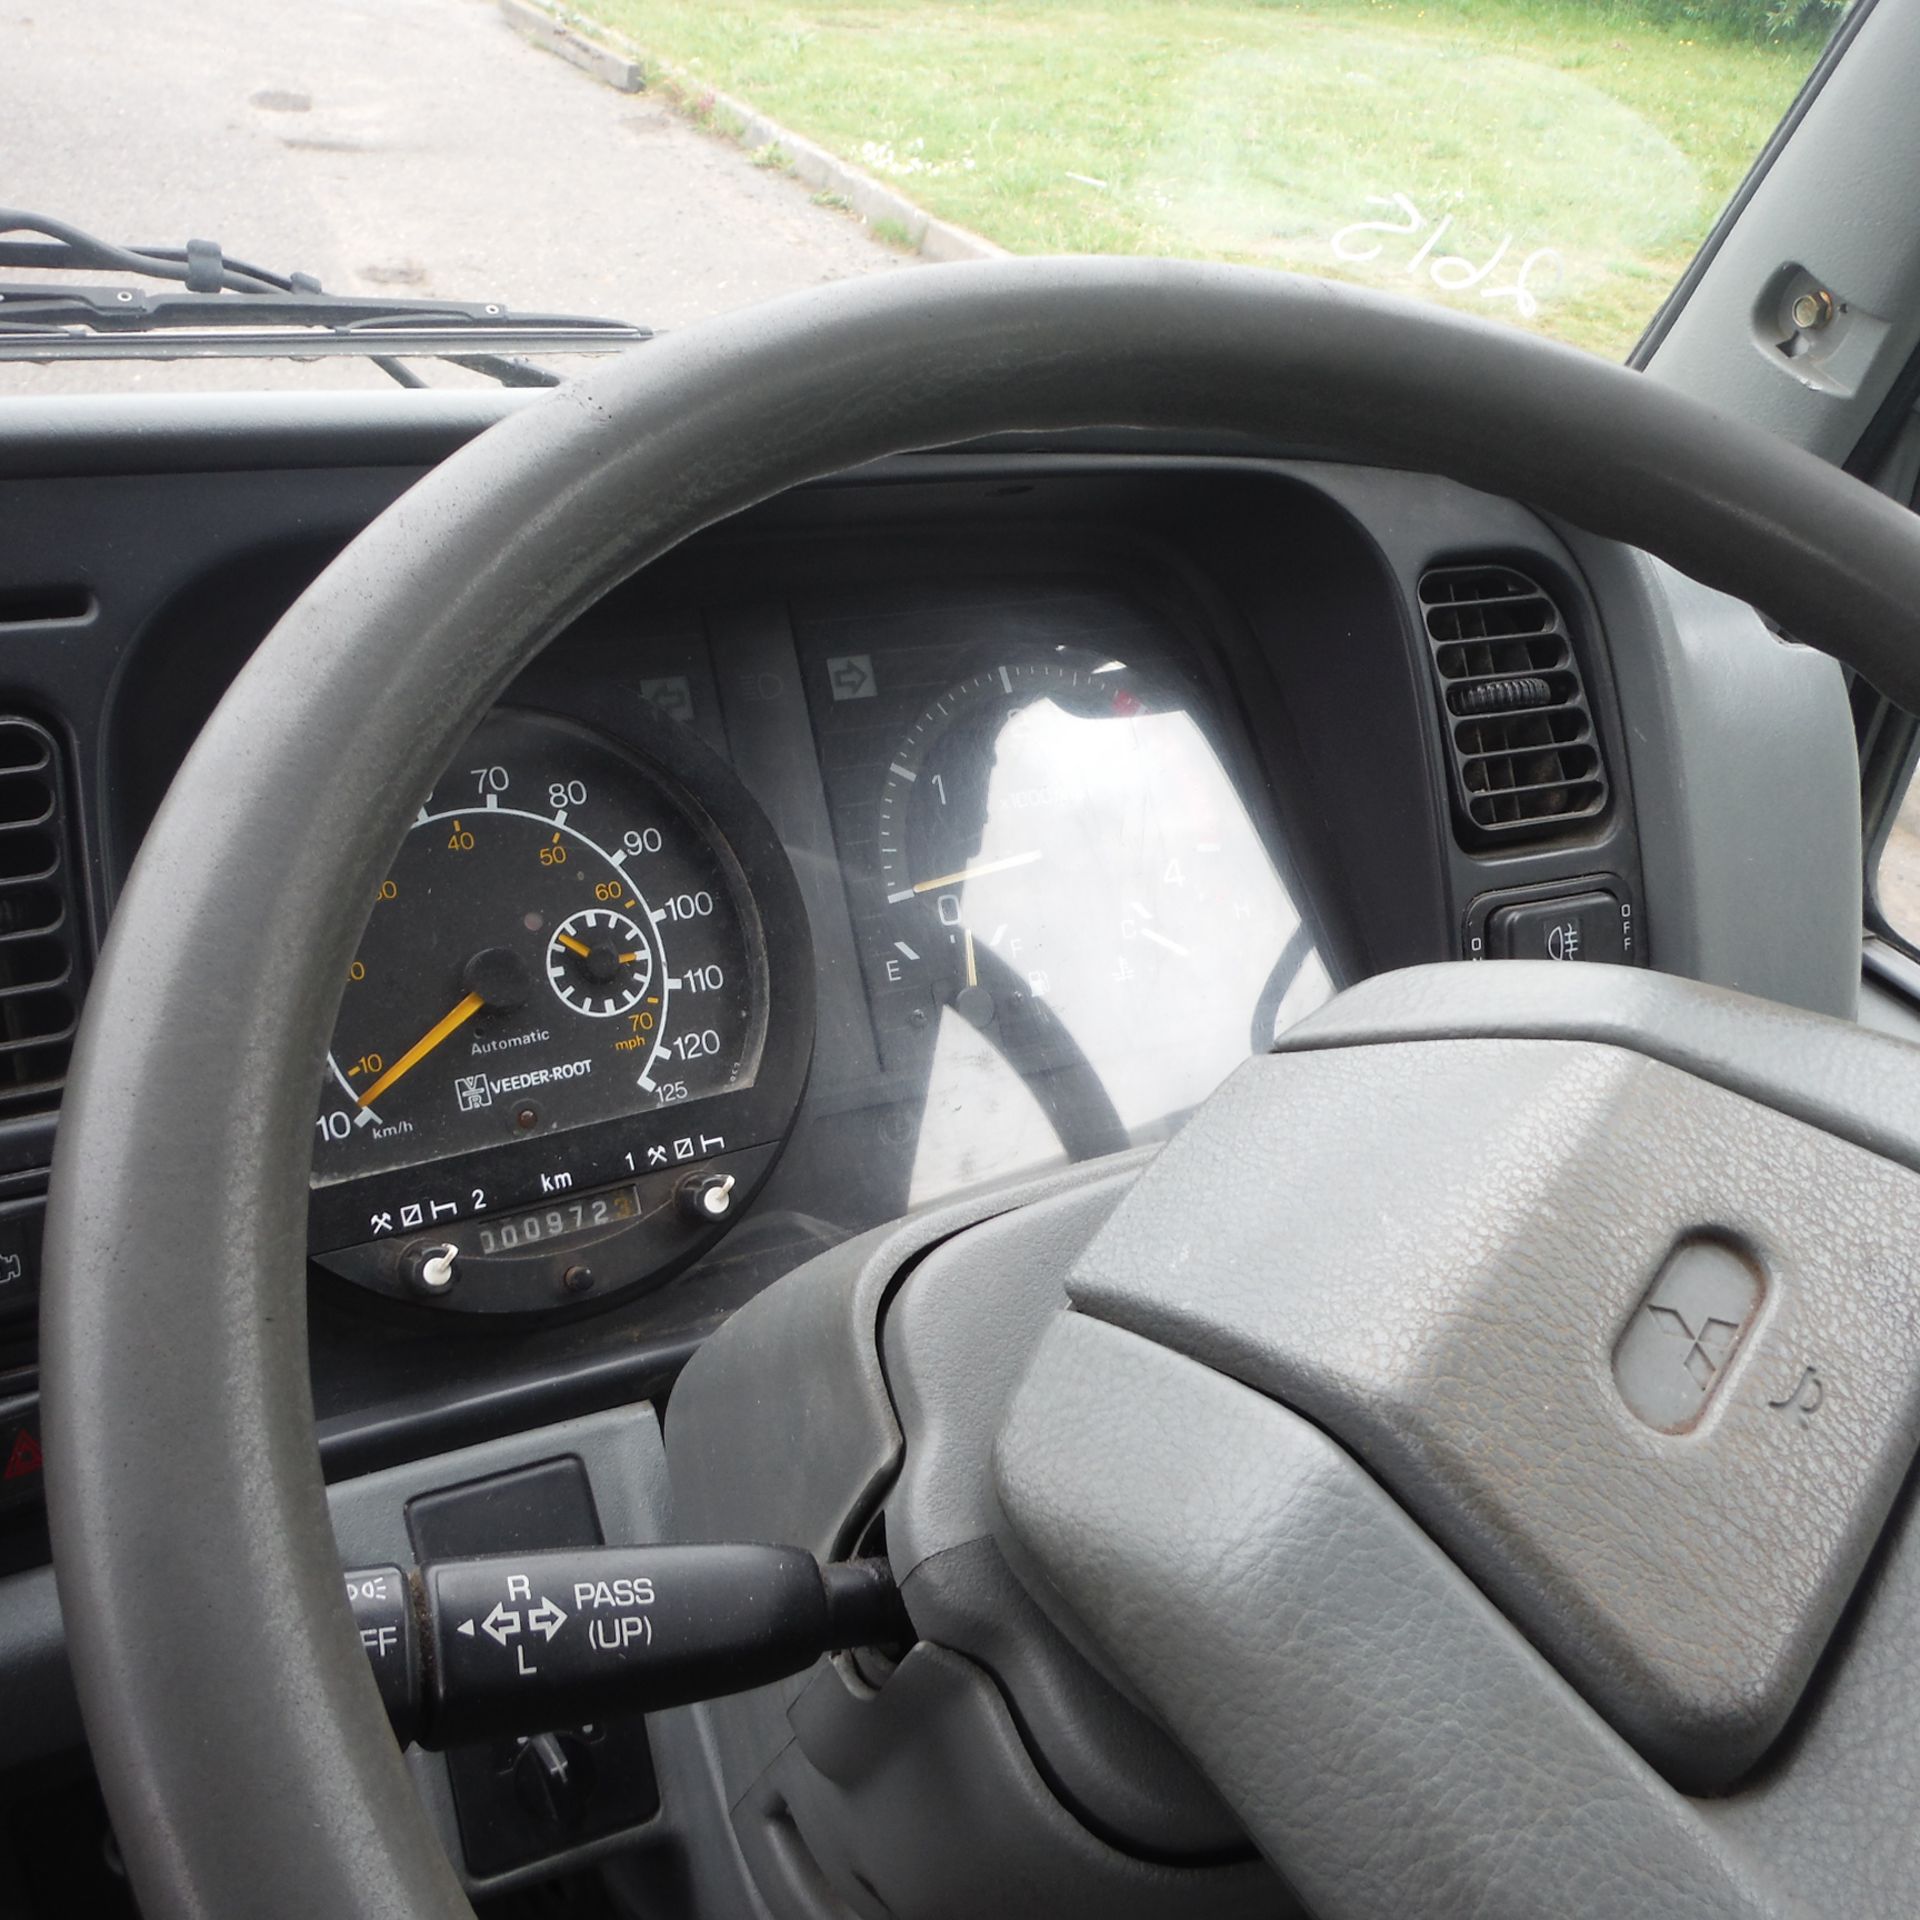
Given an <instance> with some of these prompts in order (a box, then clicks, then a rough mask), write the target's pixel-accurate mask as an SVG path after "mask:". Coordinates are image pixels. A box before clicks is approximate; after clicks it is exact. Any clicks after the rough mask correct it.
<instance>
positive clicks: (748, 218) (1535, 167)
mask: <svg viewBox="0 0 1920 1920" xmlns="http://www.w3.org/2000/svg"><path fill="white" fill-rule="evenodd" d="M1843 11H1844V0H1425V3H1424V4H1407V3H1403V0H1300V3H1299V4H1288V3H1287V0H1193V3H1191V4H1189V3H1187V0H971V3H970V4H931V3H930V0H837V3H835V4H793V3H792V0H768V3H762V0H741V3H740V4H735V5H731V6H726V7H720V6H715V5H712V4H710V3H709V0H584V4H570V5H568V6H567V7H566V8H565V9H564V13H563V14H559V15H556V14H548V13H545V12H542V11H540V10H539V9H538V7H537V6H535V5H534V4H532V0H500V4H498V5H495V4H488V3H487V0H409V4H407V5H404V6H399V5H395V6H381V7H373V8H368V7H365V6H360V5H352V4H348V3H347V0H311V4H308V5H305V6H302V7H299V8H262V7H259V6H257V5H255V4H251V3H250V0H197V3H196V5H195V6H193V7H192V8H180V7H155V6H153V5H152V4H151V3H150V0H87V3H86V4H73V5H66V6H56V7H42V8H36V9H34V10H33V11H32V13H31V14H28V13H23V12H18V11H16V12H15V13H14V14H13V15H12V16H11V18H10V19H9V20H8V21H7V22H5V23H3V24H0V44H4V46H5V49H6V56H5V58H3V59H0V182H4V185H3V186H0V200H4V201H5V202H6V203H7V204H8V205H10V206H12V207H14V208H23V209H32V210H33V211H34V212H35V213H36V214H40V215H44V216H48V217H49V218H51V219H53V220H56V221H59V222H64V223H67V224H69V225H70V226H72V227H74V228H78V229H83V230H85V232H87V233H88V234H90V235H94V236H98V237H99V238H100V239H102V240H105V241H108V242H111V243H113V244H114V245H115V246H118V247H124V246H128V245H138V246H146V247H156V248H169V249H181V248H184V247H185V246H186V243H187V242H188V241H189V240H193V239H211V240H214V241H217V242H218V243H219V244H220V246H221V247H222V248H224V249H225V252H226V256H227V257H229V258H237V259H241V260H244V261H247V262H252V263H258V264H259V265H260V266H261V267H263V268H265V269H267V270H269V271H270V272H271V273H273V274H275V275H277V276H280V277H281V278H282V280H283V281H284V280H285V279H286V278H287V277H289V276H292V275H294V274H300V275H305V276H308V277H309V279H310V281H311V282H313V283H317V285H318V286H319V287H320V288H324V289H325V290H326V292H327V293H328V294H330V295H340V294H347V295H360V296H369V297H381V298H384V299H385V300H387V301H389V302H393V303H396V304H397V303H400V302H407V301H420V300H457V301H461V302H469V303H475V302H491V303H498V304H499V305H501V306H502V307H504V308H505V309H507V310H509V311H511V312H513V313H516V314H532V315H557V314H578V315H596V316H604V317H609V318H616V319H619V320H623V321H628V322H632V323H635V324H636V325H638V326H645V327H653V328H658V327H662V326H675V325H680V324H684V323H685V322H687V321H689V320H693V319H696V318H698V317H699V316H701V315H703V314H707V313H712V312H716V311H719V310H721V309H724V308H729V307H733V306H738V305H741V304H743V303H745V302H748V301H752V300H755V299H758V298H762V297H765V296H768V295H771V294H776V293H780V292H784V291H787V290H790V289H793V288H797V287H802V286H806V285H810V284H814V283H816V282H819V281H821V280H829V279H836V278H842V277H846V276H850V275H857V274H868V273H886V272H898V271H903V270H911V269H912V267H914V266H915V265H916V264H918V263H919V262H920V261H922V260H924V259H928V258H938V257H951V256H954V255H963V256H964V255H967V254H976V255H977V254H985V253H991V252H994V251H998V250H1002V249H1004V250H1007V251H1010V252H1014V253H1035V252H1103V253H1142V254H1163V255H1173V254H1179V255H1188V256H1199V257H1205V258H1212V259H1220V260H1231V261H1240V262H1251V263H1255V264H1263V265H1268V266H1273V267H1281V268H1288V269H1291V270H1294V271H1298V272H1304V273H1312V274H1320V275H1326V276H1331V277H1336V278H1340V279H1346V280H1353V281H1359V282H1362V283H1364V284H1366V285H1369V286H1374V287H1378V288H1381V289H1386V290H1390V291H1393V292H1397V293H1401V294H1405V295H1410V296H1413V297H1416V298H1419V299H1424V300H1432V301H1440V302H1444V303H1446V304H1449V305H1452V306H1454V307H1457V308H1459V309H1461V310H1463V311H1467V312H1472V313H1476V314H1480V315H1484V316H1487V317H1491V318H1494V319H1498V320H1502V321H1506V322H1510V323H1513V324H1516V325H1520V326H1524V327H1529V328H1533V329H1535V330H1537V331H1539V332H1542V333H1545V334H1548V335H1550V336H1552V337H1554V338H1556V339H1559V340H1563V341H1566V342H1569V343H1571V344H1573V345H1575V346H1579V347H1583V348H1587V349H1590V350H1592V351H1594V352H1596V353H1601V354H1605V355H1608V356H1610V357H1613V358H1619V357H1622V356H1623V355H1625V354H1626V353H1627V352H1628V351H1630V349H1631V348H1632V346H1633V343H1634V342H1635V340H1636V339H1637V338H1638V337H1639V335H1640V334H1641V332H1642V331H1643V330H1644V328H1645V327H1646V325H1647V323H1648V321H1649V320H1650V319H1651V317H1652V316H1653V314H1654V312H1655V311H1656V309H1657V308H1658V307H1659V305H1660V303H1661V301H1662V299H1663V298H1664V297H1665V295H1666V294H1667V292H1668V290H1669V289H1670V288H1671V287H1672V285H1673V283H1674V281H1675V279H1676V278H1677V277H1678V276H1679V274H1680V273H1681V272H1682V271H1683V269H1684V268H1685V266H1686V264H1687V262H1688V260H1689V259H1690V258H1691V257H1692V255H1693V254H1694V252H1695V251H1696V250H1697V249H1698V247H1699V246H1700V243H1701V242H1702V240H1703V239H1704V238H1705V236H1706V235H1707V233H1708V231H1709V230H1710V228H1711V226H1712V224H1713V221H1714V219H1715V217H1716V216H1717V214H1718V212H1719V211H1720V209H1721V208H1722V206H1723V205H1724V204H1725V203H1726V201H1727V199H1728V197H1729V195H1730V194H1731V193H1732V191H1733V190H1734V189H1735V187H1736V186H1737V185H1738V183H1739V181H1740V180H1741V178H1742V176H1743V175H1744V173H1745V172H1746V170H1747V169H1748V167H1749V166H1750V165H1751V164H1752V162H1753V160H1754V158H1755V156H1756V154H1757V153H1758V152H1759V151H1760V149H1761V147H1762V146H1763V145H1764V143H1765V141H1766V138H1767V136H1768V134H1769V133H1770V132H1771V130H1772V129H1773V127H1774V126H1775V125H1776V124H1777V123H1778V121H1779V119H1780V117H1781V115H1782V114H1783V112H1784V111H1785V110H1786V108H1787V107H1788V105H1789V104H1790V103H1791V101H1792V100H1793V97H1794V95H1795V93H1796V92H1797V90H1798V89H1799V87H1800V86H1801V85H1802V83H1803V82H1804V80H1805V78H1806V76H1807V74H1808V72H1809V70H1810V69H1811V67H1812V65H1813V63H1814V61H1815V59H1816V58H1817V57H1818V54H1819V51H1820V48H1821V46H1822V44H1823V43H1824V41H1825V39H1826V37H1827V36H1828V35H1829V34H1830V33H1831V32H1832V30H1833V28H1834V27H1835V25H1836V24H1837V22H1838V21H1839V19H1840V18H1841V16H1842V13H1843ZM35 281H38V282H41V283H45V282H48V281H57V282H58V283H59V284H60V286H61V287H63V288H66V289H68V290H69V291H70V293H72V294H73V295H74V296H75V298H76V300H77V305H76V304H74V303H73V302H70V303H69V307H70V309H71V310H67V309H63V310H62V311H61V312H59V313H57V314H53V313H52V310H51V309H49V308H47V307H45V306H44V305H43V306H42V308H41V310H40V312H41V318H40V320H38V321H37V322H34V323H33V324H36V325H38V326H39V327H40V329H41V331H40V334H39V335H37V336H36V339H38V340H41V341H42V342H43V343H44V344H45V347H46V351H45V353H44V355H43V356H42V357H38V358H36V359H34V360H31V361H27V360H22V359H20V358H0V393H7V392H36V391H38V392H46V391H67V392H71V391H76V390H87V389H95V388H114V389H119V390H124V389H126V388H128V387H141V388H171V387H180V386H196V387H204V386H229V387H230V386H260V385H272V386H293V385H299V386H342V385H366V384H370V383H375V384H377V383H381V382H383V381H385V380H386V379H389V378H398V379H401V380H403V381H404V382H406V383H408V384H413V383H416V382H425V383H429V384H436V385H438V384H447V383H473V382H484V381H485V380H488V379H490V378H496V377H502V373H501V366H502V363H501V361H500V360H499V358H498V357H497V356H496V357H494V358H492V359H486V358H478V357H476V356H473V355H468V356H465V357H464V358H462V357H460V356H453V357H449V356H447V355H446V354H444V353H442V352H440V351H439V348H438V347H437V346H436V347H435V349H434V350H433V351H431V352H424V351H423V352H420V353H416V354H406V353H402V352H396V351H391V350H389V349H387V348H381V349H380V350H379V351H378V352H377V353H376V351H375V349H373V348H372V347H366V348H363V349H357V350H356V351H354V352H353V353H351V354H333V353H329V354H328V355H327V356H326V357H324V358H323V357H315V354H309V355H306V356H304V357H296V356H298V355H299V349H300V340H299V338H298V337H295V338H292V339H288V338H274V337H267V338H263V339H261V340H259V341H258V342H256V343H251V344H249V343H246V342H242V343H240V344H239V345H238V346H236V343H235V341H234V340H233V339H232V338H228V339H227V340H226V341H225V343H224V344H223V345H221V346H219V347H217V348H216V347H215V346H214V345H212V344H211V343H209V342H208V341H207V340H205V339H204V337H200V336H204V335H205V333H206V331H207V330H206V329H205V328H204V327H202V328H199V329H197V330H196V329H195V328H193V327H191V326H189V325H188V324H187V323H188V322H189V321H191V320H193V319H194V318H195V317H196V316H195V315H193V314H188V315H187V316H185V318H184V319H183V318H182V317H180V316H179V315H178V314H177V313H176V314H175V315H174V316H173V317H172V318H171V319H168V320H165V321H162V320H161V319H158V318H156V319H154V320H153V321H151V322H148V321H147V320H146V319H144V318H142V319H139V320H137V321H128V320H127V316H126V315H125V314H124V313H123V314H122V315H121V316H120V318H121V320H122V321H123V322H125V323H126V330H124V331H116V332H115V333H114V335H113V338H112V342H111V345H110V346H103V345H101V343H100V338H99V335H100V333H101V329H102V326H103V325H104V324H105V323H102V322H100V321H99V320H98V319H97V317H95V316H92V315H90V314H89V313H88V311H87V305H88V300H89V299H90V298H92V296H91V295H89V293H88V290H89V289H106V290H112V291H111V292H108V293H105V294H103V295H102V296H101V298H103V299H106V298H110V299H114V300H119V301H121V302H122V303H123V304H124V303H125V302H126V301H127V300H128V299H130V298H133V296H130V295H127V294H125V293H123V292H121V291H119V290H120V289H124V288H127V287H137V288H138V289H139V292H138V299H139V300H140V301H141V302H145V301H146V300H147V299H148V297H149V296H150V295H153V294H155V293H156V291H159V292H162V293H171V294H178V293H179V291H180V290H179V289H178V288H177V287H174V288H170V289H169V288H163V289H159V290H156V289H155V288H154V287H152V286H149V285H142V284H141V283H140V282H139V281H138V280H136V279H133V278H130V277H129V276H128V275H127V274H126V273H116V272H114V271H112V270H109V269H97V270H92V271H86V272H82V271H78V270H73V271H54V270H52V269H51V268H49V269H47V270H43V271H40V272H38V273H36V274H28V273H26V272H24V271H18V270H14V269H11V268H7V269H0V288H4V289H7V290H9V291H8V295H7V300H8V304H5V305H0V345H7V344H9V336H11V342H10V345H11V348H12V349H13V350H15V351H18V352H24V351H27V350H28V349H27V348H26V347H23V346H21V345H20V344H19V336H20V335H21V333H22V332H23V330H24V329H25V328H26V327H27V326H28V325H29V322H28V320H26V319H24V318H21V317H19V316H20V315H21V313H22V312H24V309H23V308H21V307H19V306H18V304H17V303H15V302H14V301H13V294H12V291H11V290H15V289H19V288H22V287H24V286H27V285H29V284H30V283H32V282H35ZM295 284H296V286H297V287H300V288H304V287H305V286H306V285H307V284H308V282H307V281H301V282H297V283H295ZM210 297H211V296H210V295H201V296H199V298H200V299H201V300H202V301H204V300H205V299H206V298H210ZM247 297H248V296H247V294H246V293H244V292H238V291H235V292H231V293H226V294H222V295H221V296H220V300H221V303H222V305H223V307H225V306H227V305H229V304H230V303H231V302H233V301H237V300H243V299H245V298H247ZM177 304H178V303H177V302H176V305H177ZM186 304H187V305H188V306H191V305H192V304H193V303H192V302H191V301H189V302H187V303H186ZM50 314H51V319H49V318H48V316H49V315H50ZM285 318H286V316H281V319H282V320H285ZM227 324H228V326H231V325H232V324H233V323H232V321H231V320H230V319H229V320H228V321H227ZM276 324H277V325H278V324H279V321H277V322H276ZM288 324H291V325H292V326H293V327H295V328H296V329H297V328H298V327H300V326H303V325H319V324H321V323H319V322H317V321H315V322H309V321H308V320H307V319H306V318H305V317H303V316H300V315H295V316H292V318H291V321H290V322H288ZM326 324H335V323H334V322H328V323H326ZM368 324H380V323H379V321H378V317H377V316H375V317H374V318H373V319H372V320H371V321H369V322H368ZM163 333H165V335H166V337H165V338H162V337H160V336H161V335H162V334H163ZM81 338H85V339H89V340H90V341H91V345H90V346H88V347H87V348H85V349H84V350H85V351H86V352H88V353H91V354H108V353H111V355H112V357H110V358H103V357H90V358H79V357H77V354H78V352H79V351H81V349H76V348H74V347H72V346H71V344H70V342H71V341H72V340H74V339H81ZM580 345H581V343H580V342H579V341H577V340H566V339H556V340H546V339H542V338H533V339H531V340H517V341H516V342H515V344H514V364H516V365H521V366H524V365H526V364H529V363H531V362H539V363H541V364H543V365H545V364H549V363H550V364H551V365H552V366H554V367H555V368H556V369H557V370H558V371H561V372H567V371H572V370H574V369H575V368H577V367H579V366H581V365H583V364H585V362H584V361H583V360H581V359H580V358H579V357H578V355H579V352H580ZM641 350H644V349H641ZM317 351H318V350H317V349H316V350H315V352H316V354H317ZM162 353H164V354H166V355H168V356H170V357H165V358H160V357H155V356H156V355H158V354H162ZM136 355H137V356H140V357H132V356H136ZM183 356H184V357H183ZM508 377H511V375H509V376H508Z"/></svg>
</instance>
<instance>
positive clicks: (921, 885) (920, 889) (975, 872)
mask: <svg viewBox="0 0 1920 1920" xmlns="http://www.w3.org/2000/svg"><path fill="white" fill-rule="evenodd" d="M1045 857H1046V856H1045V855H1044V854H1043V853H1042V852H1041V850H1040V849H1039V848H1038V847H1035V848H1034V850H1033V851H1032V852H1031V853H1010V854H1008V855H1007V856H1006V858H1005V859H1003V860H976V861H975V862H974V863H973V865H972V866H970V867H962V868H961V869H960V870H959V872H958V873H938V874H935V875H934V877H933V878H932V879H931V880H916V881H915V882H914V884H913V885H912V886H911V887H910V888H909V889H908V891H909V892H910V893H931V892H932V891H933V890H934V888H935V887H951V886H953V885H954V884H955V883H956V882H958V881H961V880H978V879H979V878H980V876H981V875H982V874H986V873H1005V872H1007V871H1008V870H1009V869H1010V868H1013V867H1030V866H1032V865H1033V863H1034V862H1035V861H1036V860H1041V859H1044V858H1045Z"/></svg>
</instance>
